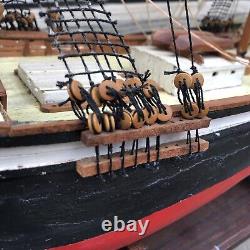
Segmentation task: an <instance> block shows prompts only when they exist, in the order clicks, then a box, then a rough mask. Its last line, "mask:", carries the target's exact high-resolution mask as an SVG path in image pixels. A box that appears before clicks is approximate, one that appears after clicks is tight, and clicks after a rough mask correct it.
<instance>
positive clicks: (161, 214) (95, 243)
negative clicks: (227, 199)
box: [51, 167, 250, 250]
mask: <svg viewBox="0 0 250 250" xmlns="http://www.w3.org/2000/svg"><path fill="white" fill-rule="evenodd" d="M248 176H250V167H247V168H245V169H244V170H242V171H240V172H238V173H237V174H235V175H233V176H232V177H230V178H228V179H226V180H224V181H222V182H219V183H217V184H215V185H214V186H212V187H210V188H207V189H205V190H203V191H202V192H200V193H198V194H196V195H193V196H190V198H186V199H184V200H182V201H180V202H178V203H176V204H174V205H172V206H169V207H167V208H164V209H162V210H160V211H158V212H155V213H153V214H151V215H149V216H147V217H144V218H143V219H142V221H145V220H149V221H150V222H149V226H148V229H147V231H146V234H145V235H144V236H143V237H142V236H139V235H138V233H137V232H129V231H124V232H113V231H112V232H109V233H104V234H102V235H99V236H96V237H93V238H90V239H87V240H83V241H80V242H77V243H73V244H69V245H66V246H61V247H55V248H51V249H56V250H93V249H98V250H112V249H119V248H121V247H124V246H128V245H130V244H132V243H134V242H136V241H138V240H140V239H142V238H144V237H147V236H149V235H151V234H153V233H155V232H157V231H159V230H161V229H163V228H164V227H166V226H168V225H170V224H171V223H173V222H175V221H177V220H179V219H181V218H182V217H184V216H186V215H188V214H190V213H191V212H193V211H195V210H196V209H198V208H200V207H202V206H203V205H205V204H207V203H208V202H210V201H212V200H213V199H215V198H217V197H218V196H220V195H221V194H223V193H224V192H226V191H227V190H229V189H230V188H232V187H233V186H235V185H236V184H237V183H239V182H240V181H242V180H243V179H245V178H246V177H248ZM100 226H101V225H100Z"/></svg>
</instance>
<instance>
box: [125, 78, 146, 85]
mask: <svg viewBox="0 0 250 250" xmlns="http://www.w3.org/2000/svg"><path fill="white" fill-rule="evenodd" d="M124 84H125V85H126V86H128V87H140V86H141V85H142V82H141V80H140V78H139V77H136V76H134V77H130V78H127V79H126V81H125V83H124Z"/></svg>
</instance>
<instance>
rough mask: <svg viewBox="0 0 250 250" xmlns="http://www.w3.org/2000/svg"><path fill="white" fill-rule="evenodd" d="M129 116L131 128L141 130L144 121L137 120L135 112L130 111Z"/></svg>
mask: <svg viewBox="0 0 250 250" xmlns="http://www.w3.org/2000/svg"><path fill="white" fill-rule="evenodd" d="M131 116H132V124H133V127H134V128H142V127H143V125H144V123H145V120H144V119H140V120H139V116H138V113H137V112H136V111H135V110H134V111H132V113H131Z"/></svg>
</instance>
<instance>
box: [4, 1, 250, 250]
mask: <svg viewBox="0 0 250 250" xmlns="http://www.w3.org/2000/svg"><path fill="white" fill-rule="evenodd" d="M62 2H63V4H61V2H59V1H55V4H54V6H53V7H51V8H49V9H47V11H46V13H45V16H46V18H47V20H48V21H47V23H48V26H49V36H50V38H51V39H52V40H53V45H54V46H55V48H57V50H58V52H59V60H60V62H61V64H60V65H61V66H62V67H63V68H60V70H59V71H60V72H61V74H65V73H66V75H65V78H64V77H62V79H58V78H57V74H55V73H53V72H51V71H50V70H49V67H52V66H53V63H52V62H51V58H49V59H48V60H47V61H46V62H45V63H43V64H42V66H41V64H40V66H39V67H40V74H42V75H43V77H42V81H45V78H46V74H49V75H51V76H52V78H53V75H55V78H56V80H57V86H58V87H59V88H61V90H62V91H64V92H63V93H64V94H65V93H66V96H65V95H62V96H61V97H66V98H64V100H62V101H61V102H60V103H59V104H55V103H54V104H49V103H44V104H43V105H41V107H40V108H41V109H42V110H43V111H46V112H48V113H42V112H41V111H39V107H38V105H37V104H36V105H34V103H35V102H34V101H32V100H33V99H34V97H32V98H33V99H30V98H28V99H27V102H24V101H23V102H22V101H20V100H22V99H19V98H20V97H22V98H23V100H24V98H25V97H24V96H27V95H28V94H27V92H25V91H24V92H22V91H23V89H24V87H23V86H21V87H22V88H21V87H20V86H19V85H18V84H20V83H21V80H18V77H19V78H20V79H22V81H23V82H25V81H26V84H27V86H29V87H30V89H29V91H31V92H32V93H33V95H35V93H38V92H39V89H38V88H33V89H32V87H31V86H32V79H33V78H32V74H30V75H29V73H30V72H31V69H30V68H29V69H28V70H27V71H25V67H24V66H25V63H23V64H22V62H21V63H20V64H19V67H18V70H15V74H14V71H12V72H11V73H10V70H7V71H5V73H1V74H0V77H1V79H2V83H3V84H2V85H1V86H0V101H1V106H0V107H1V114H2V121H1V122H0V133H1V140H0V145H1V149H0V159H1V161H0V162H1V163H0V170H1V172H0V178H1V180H0V186H1V189H0V190H1V191H0V192H1V200H0V201H1V202H0V204H1V205H0V207H1V212H2V213H1V219H2V224H1V225H2V226H1V227H0V232H1V239H0V242H1V247H3V248H6V249H7V248H12V249H20V248H23V249H27V248H35V249H36V248H37V249H41V248H42V249H48V248H58V249H119V248H122V247H125V246H127V245H129V244H131V243H133V242H135V241H137V240H139V239H140V238H141V236H140V235H138V233H136V232H132V233H131V232H128V231H126V230H125V231H123V232H115V231H110V232H104V231H103V230H102V228H101V223H102V221H103V220H105V219H111V220H112V218H114V216H118V217H119V218H122V219H123V220H125V221H128V220H130V219H135V220H139V219H141V220H143V221H145V220H149V221H150V224H149V228H148V230H147V232H146V234H145V235H144V236H143V237H146V236H148V235H150V234H153V233H154V232H156V231H158V230H160V229H162V228H164V227H166V226H167V225H169V224H171V223H172V222H174V221H176V220H178V219H180V218H182V217H183V216H185V215H187V214H188V213H191V212H192V211H194V210H196V209H198V208H199V207H201V206H202V205H204V204H206V203H208V202H209V201H211V200H212V199H215V198H216V197H218V196H219V195H220V194H222V193H224V192H225V191H227V190H228V189H229V188H231V187H232V186H234V185H236V184H237V183H238V182H240V181H241V180H242V179H244V178H246V177H248V176H249V175H250V167H249V166H250V159H249V152H250V151H249V147H250V145H249V139H250V123H249V121H250V93H249V92H250V90H249V89H247V88H246V89H245V92H244V95H241V96H236V97H234V96H233V97H227V98H220V99H214V100H210V101H207V102H205V96H204V93H203V86H204V85H205V84H206V82H204V78H203V76H202V74H201V73H199V71H198V69H197V67H196V66H195V62H194V57H193V56H192V34H191V31H190V27H189V25H188V21H189V15H188V10H187V9H186V18H187V30H188V34H189V52H190V55H191V61H189V66H188V67H189V68H190V70H189V71H188V72H187V71H183V70H182V68H183V66H184V65H182V64H181V62H180V60H179V55H178V53H177V51H174V52H175V57H176V63H177V65H178V67H176V68H175V70H174V71H166V72H165V74H168V75H169V74H171V75H174V78H173V81H172V83H171V84H173V85H174V86H175V88H176V92H177V96H175V97H172V98H174V99H176V100H178V101H179V104H176V105H167V104H166V103H164V102H163V98H164V95H162V93H160V92H159V90H158V89H157V83H156V82H155V81H154V79H152V78H151V75H150V69H147V70H146V71H144V72H139V71H138V68H137V66H136V65H137V64H136V62H135V60H134V58H133V57H132V56H131V54H130V50H129V47H128V46H127V45H126V44H125V42H124V39H123V36H122V35H121V34H120V33H119V31H118V30H117V26H116V22H115V21H114V20H113V19H112V18H111V13H110V12H108V11H107V10H106V9H105V6H104V3H103V2H102V1H99V0H97V1H89V0H87V1H86V0H77V1H75V5H73V6H72V5H70V4H68V0H64V1H62ZM185 4H187V1H185ZM168 8H169V11H170V12H171V5H170V4H169V2H168ZM82 22H86V23H87V24H88V27H89V29H88V30H86V29H84V30H83V29H81V23H82ZM93 24H95V25H93ZM170 24H171V19H170ZM105 25H108V26H110V27H111V28H112V29H113V32H106V30H105ZM171 31H172V34H173V36H172V39H173V42H174V44H175V36H174V27H173V25H172V24H171ZM65 36H66V37H67V39H66V38H65ZM110 37H114V38H115V39H114V40H113V41H115V42H113V41H111V40H110V39H109V38H110ZM81 45H84V50H82V49H81V48H80V46H81ZM175 45H176V44H175ZM68 46H71V48H72V49H68ZM121 49H122V50H123V51H124V50H125V51H126V54H121V53H119V52H118V51H121ZM32 60H33V61H30V64H31V66H32V67H35V66H36V65H35V59H32ZM0 63H2V65H5V64H4V63H5V62H2V61H1V62H0ZM114 64H115V67H114ZM15 65H16V64H15ZM93 65H94V66H93ZM16 66H17V65H16ZM61 66H60V67H61ZM12 69H13V68H12ZM36 70H37V69H36ZM41 72H42V73H41ZM57 73H58V72H57ZM25 74H27V75H25ZM162 74H164V72H162ZM34 75H35V76H36V75H38V71H34ZM27 76H29V78H28V77H27ZM52 78H51V79H52ZM14 79H15V80H16V81H17V83H14ZM27 79H28V80H27ZM7 83H8V84H7ZM11 84H12V85H11ZM12 86H14V87H12ZM11 88H14V89H15V91H16V92H14V93H13V92H12V93H11V94H9V93H10V90H11ZM5 89H6V90H7V91H6V90H5ZM8 91H9V92H8ZM218 91H219V90H218ZM6 93H7V94H6ZM15 93H18V94H19V95H18V96H17V95H16V94H15ZM55 93H56V94H55V95H54V96H58V95H59V94H58V92H55ZM7 97H8V102H7ZM14 99H15V101H13V100H14ZM40 99H41V100H42V98H40ZM30 103H31V105H30ZM17 106H21V108H20V109H19V107H18V109H17ZM33 106H36V107H35V109H34V107H33ZM69 110H70V111H69ZM65 111H67V112H65ZM18 112H21V113H22V112H24V113H25V115H24V116H23V118H20V117H21V116H19V120H18V119H13V117H17V116H16V115H17V114H18ZM66 113H67V114H66ZM68 113H70V115H68ZM72 113H73V114H74V115H72ZM22 114H23V113H22ZM75 116H76V117H77V119H75ZM208 116H209V117H210V118H209V117H208ZM27 117H29V118H27ZM29 119H30V120H29ZM34 121H35V122H34ZM200 136H201V137H200ZM13 218H15V220H13Z"/></svg>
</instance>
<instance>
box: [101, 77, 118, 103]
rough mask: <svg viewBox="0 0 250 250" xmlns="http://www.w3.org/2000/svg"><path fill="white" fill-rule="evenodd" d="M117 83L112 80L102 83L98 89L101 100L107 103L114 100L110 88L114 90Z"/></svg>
mask: <svg viewBox="0 0 250 250" xmlns="http://www.w3.org/2000/svg"><path fill="white" fill-rule="evenodd" d="M114 86H115V82H114V81H112V80H104V81H102V82H101V83H100V85H99V87H98V89H99V94H100V96H101V98H102V99H103V100H105V101H112V100H113V99H114V97H113V96H111V95H109V94H108V93H109V88H114Z"/></svg>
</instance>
